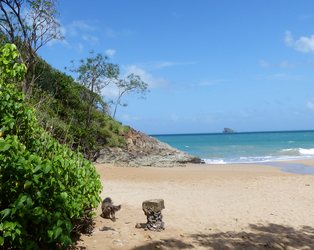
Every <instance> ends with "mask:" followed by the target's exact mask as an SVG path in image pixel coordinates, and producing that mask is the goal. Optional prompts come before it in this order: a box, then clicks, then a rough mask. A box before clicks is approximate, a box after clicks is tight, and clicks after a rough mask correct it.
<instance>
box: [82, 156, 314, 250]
mask: <svg viewBox="0 0 314 250" xmlns="http://www.w3.org/2000/svg"><path fill="white" fill-rule="evenodd" d="M286 163H287V164H292V163H294V164H304V165H306V166H308V167H309V168H312V167H310V166H314V159H310V160H302V161H291V162H286ZM96 169H97V171H98V172H99V174H100V175H101V178H102V183H103V187H104V189H103V192H102V194H101V197H102V198H105V197H107V196H110V197H111V198H112V199H113V201H114V202H115V204H121V205H122V209H121V211H119V212H118V213H117V214H116V217H117V221H116V222H112V221H110V220H106V219H103V218H101V217H100V216H99V214H100V207H99V208H98V210H97V213H96V214H97V217H96V218H95V223H96V224H95V229H94V232H93V233H92V235H91V236H87V235H82V237H81V241H78V247H85V248H86V249H133V250H135V249H138V250H140V249H156V248H157V249H158V248H159V249H193V248H194V249H217V248H218V249H219V248H222V249H234V248H238V249H243V248H250V249H252V248H253V249H264V248H265V247H266V248H270V249H284V248H288V247H291V248H294V249H300V248H303V249H311V248H312V247H314V237H313V236H314V213H313V212H314V209H313V204H314V196H313V195H312V194H313V193H314V184H313V183H314V175H306V174H305V175H304V174H294V173H288V172H283V171H281V170H280V168H279V167H275V166H270V165H261V164H224V165H203V164H202V165H193V164H189V165H187V167H184V168H182V167H173V168H158V167H154V168H151V167H138V168H130V167H115V166H113V165H109V164H97V165H96ZM152 198H162V199H164V200H165V210H163V216H164V221H165V224H166V229H165V230H164V231H162V232H151V231H144V230H143V229H136V228H135V224H136V223H144V222H146V218H145V216H144V213H143V211H142V208H141V204H142V202H143V201H144V200H147V199H152Z"/></svg>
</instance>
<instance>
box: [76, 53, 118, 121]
mask: <svg viewBox="0 0 314 250" xmlns="http://www.w3.org/2000/svg"><path fill="white" fill-rule="evenodd" d="M90 54H91V56H90V57H88V58H86V59H82V60H81V61H80V63H81V64H80V66H79V67H78V68H75V67H74V66H73V67H72V69H71V71H72V72H76V73H77V74H78V78H77V81H78V82H79V83H80V84H81V85H83V86H85V87H86V88H87V89H88V90H89V91H90V92H89V93H87V94H86V96H84V97H83V98H85V99H86V100H87V101H88V104H89V105H88V107H87V119H86V125H87V126H89V124H90V119H91V111H92V108H93V107H95V106H97V104H104V103H103V102H100V101H99V96H100V95H101V91H102V89H103V88H104V87H106V86H108V85H109V84H110V83H111V82H112V80H113V79H116V78H117V77H118V75H119V67H118V65H116V64H112V63H109V62H108V57H106V56H103V55H101V54H97V55H94V52H93V51H92V52H90ZM102 106H103V105H102Z"/></svg>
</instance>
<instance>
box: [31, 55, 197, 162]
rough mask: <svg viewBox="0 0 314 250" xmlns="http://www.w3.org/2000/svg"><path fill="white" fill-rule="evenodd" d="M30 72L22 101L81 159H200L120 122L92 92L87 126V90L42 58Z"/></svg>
mask: <svg viewBox="0 0 314 250" xmlns="http://www.w3.org/2000/svg"><path fill="white" fill-rule="evenodd" d="M36 75H37V76H36V77H37V80H36V86H33V91H32V98H29V99H28V102H29V104H30V105H31V106H33V107H34V108H35V111H36V115H37V117H38V120H39V122H40V124H41V125H42V127H43V128H45V130H47V131H48V132H50V133H51V134H52V135H53V136H54V137H55V138H56V139H57V140H58V141H59V142H61V143H63V144H67V145H68V146H69V147H70V148H72V149H77V150H79V151H80V152H82V153H83V154H84V156H85V157H86V158H88V159H91V160H97V161H98V162H102V163H104V162H106V163H122V164H129V165H133V166H134V165H138V166H173V165H176V164H182V163H189V162H194V163H199V162H200V159H198V158H196V157H193V156H189V155H187V154H185V153H183V152H180V151H179V150H176V149H173V148H171V147H170V146H169V145H167V144H164V143H161V142H159V141H158V140H156V139H154V138H152V137H149V136H147V135H145V134H143V133H141V132H137V131H135V130H134V129H132V128H130V127H128V126H123V125H122V124H121V123H120V122H118V121H116V120H114V119H113V118H112V117H111V116H110V115H109V114H108V110H109V107H108V105H107V103H106V102H104V101H103V100H102V98H101V97H100V96H98V95H97V98H96V100H97V102H96V103H95V104H94V106H93V109H92V117H91V123H90V124H88V125H87V124H86V112H85V111H86V109H87V108H88V103H87V101H85V99H84V98H83V97H84V96H85V95H89V94H91V93H90V91H89V90H88V89H86V88H85V87H84V86H82V85H79V84H78V83H76V82H75V81H74V79H73V78H72V77H71V76H68V75H66V74H64V73H63V72H60V71H58V70H56V69H54V68H52V67H51V66H50V65H49V64H48V63H46V62H45V61H44V60H40V62H39V64H38V65H37V67H36ZM93 94H95V93H93Z"/></svg>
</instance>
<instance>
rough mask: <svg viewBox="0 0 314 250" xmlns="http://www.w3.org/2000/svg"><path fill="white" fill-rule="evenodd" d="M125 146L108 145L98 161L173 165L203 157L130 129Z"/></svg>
mask: <svg viewBox="0 0 314 250" xmlns="http://www.w3.org/2000/svg"><path fill="white" fill-rule="evenodd" d="M125 140H126V146H125V147H124V148H110V147H106V148H104V149H102V150H101V151H100V152H99V155H98V157H97V159H96V162H98V163H115V164H127V165H129V166H135V167H136V166H158V167H172V166H178V165H179V166H180V165H184V164H185V163H201V159H199V158H198V157H195V156H191V155H188V154H186V153H184V152H182V151H179V150H177V149H174V148H172V147H170V146H169V145H168V144H166V143H163V142H160V141H158V140H157V139H155V138H153V137H151V136H148V135H145V134H143V133H141V132H138V131H135V130H134V129H130V130H129V132H128V133H127V134H126V135H125Z"/></svg>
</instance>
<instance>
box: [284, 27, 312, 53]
mask: <svg viewBox="0 0 314 250" xmlns="http://www.w3.org/2000/svg"><path fill="white" fill-rule="evenodd" d="M285 44H286V45H287V46H289V47H292V48H294V49H295V50H296V51H299V52H302V53H314V35H310V36H301V37H300V38H299V39H294V37H293V36H292V33H291V32H290V31H286V33H285Z"/></svg>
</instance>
